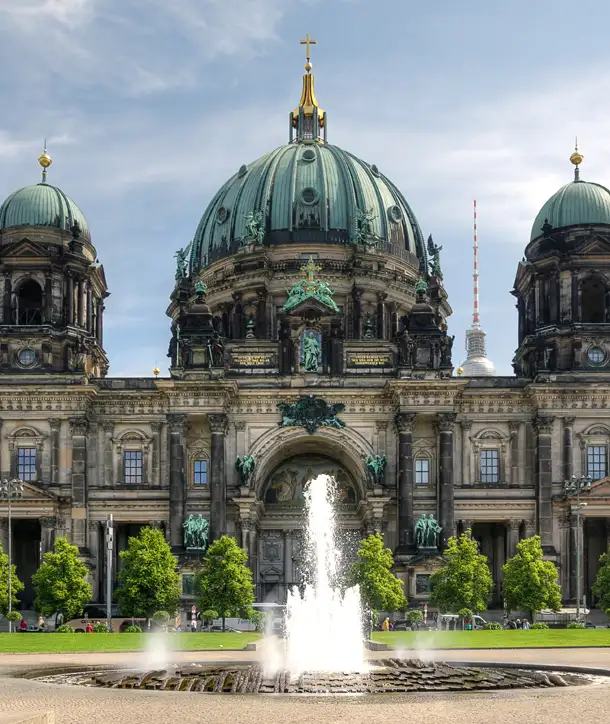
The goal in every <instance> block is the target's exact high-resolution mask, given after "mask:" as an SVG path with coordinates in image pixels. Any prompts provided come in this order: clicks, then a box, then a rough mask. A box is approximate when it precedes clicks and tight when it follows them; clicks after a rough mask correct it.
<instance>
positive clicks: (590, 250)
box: [574, 234, 610, 256]
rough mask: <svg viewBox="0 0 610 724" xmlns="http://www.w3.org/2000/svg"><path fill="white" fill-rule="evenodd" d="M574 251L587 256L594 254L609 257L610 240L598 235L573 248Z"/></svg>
mask: <svg viewBox="0 0 610 724" xmlns="http://www.w3.org/2000/svg"><path fill="white" fill-rule="evenodd" d="M574 251H575V252H576V253H577V254H586V255H587V256H590V255H596V254H599V255H601V256H607V255H610V239H608V238H607V237H605V236H601V235H599V234H598V235H596V236H594V237H592V238H591V239H587V240H586V241H584V242H582V243H580V244H578V245H577V246H575V248H574Z"/></svg>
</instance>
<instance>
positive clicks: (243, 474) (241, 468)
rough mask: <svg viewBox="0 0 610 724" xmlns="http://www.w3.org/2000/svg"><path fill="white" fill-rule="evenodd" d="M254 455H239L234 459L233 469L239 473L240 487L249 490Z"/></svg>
mask: <svg viewBox="0 0 610 724" xmlns="http://www.w3.org/2000/svg"><path fill="white" fill-rule="evenodd" d="M254 466H255V461H254V455H243V456H242V457H240V456H239V455H238V456H237V457H236V458H235V469H236V470H237V472H238V473H239V479H240V482H241V485H242V487H244V488H249V487H250V485H251V483H252V476H253V474H254Z"/></svg>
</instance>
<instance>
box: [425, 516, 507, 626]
mask: <svg viewBox="0 0 610 724" xmlns="http://www.w3.org/2000/svg"><path fill="white" fill-rule="evenodd" d="M444 557H445V558H446V559H447V565H446V566H445V567H444V568H441V569H440V570H439V571H436V572H435V573H433V574H432V575H431V576H430V584H431V586H432V592H431V595H430V603H432V605H434V606H438V608H439V610H440V611H441V613H455V612H457V611H461V610H462V609H466V608H467V609H470V610H471V611H475V612H477V613H478V612H479V611H485V609H486V608H487V603H488V602H489V599H490V597H491V591H492V588H493V580H492V577H491V572H490V570H489V567H488V565H487V558H486V557H485V556H483V555H481V554H480V553H479V547H478V544H477V542H476V540H473V539H472V536H471V531H470V530H467V531H466V532H465V533H462V535H461V536H460V537H459V538H458V537H457V536H452V537H451V538H449V541H448V543H447V549H446V550H445V553H444Z"/></svg>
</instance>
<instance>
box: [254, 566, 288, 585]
mask: <svg viewBox="0 0 610 724" xmlns="http://www.w3.org/2000/svg"><path fill="white" fill-rule="evenodd" d="M260 576H261V578H263V579H264V580H266V581H270V582H271V581H273V580H274V579H275V580H280V579H281V578H283V577H284V571H283V570H281V569H279V568H276V567H275V566H269V567H268V568H264V569H261V572H260Z"/></svg>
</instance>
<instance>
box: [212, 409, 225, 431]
mask: <svg viewBox="0 0 610 724" xmlns="http://www.w3.org/2000/svg"><path fill="white" fill-rule="evenodd" d="M208 422H209V423H210V430H211V431H212V432H213V433H222V434H223V435H224V434H225V433H226V431H227V416H226V415H225V414H224V412H215V413H211V414H209V415H208Z"/></svg>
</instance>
